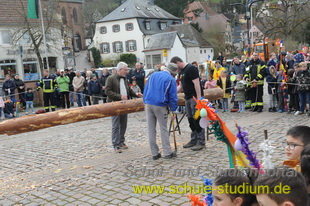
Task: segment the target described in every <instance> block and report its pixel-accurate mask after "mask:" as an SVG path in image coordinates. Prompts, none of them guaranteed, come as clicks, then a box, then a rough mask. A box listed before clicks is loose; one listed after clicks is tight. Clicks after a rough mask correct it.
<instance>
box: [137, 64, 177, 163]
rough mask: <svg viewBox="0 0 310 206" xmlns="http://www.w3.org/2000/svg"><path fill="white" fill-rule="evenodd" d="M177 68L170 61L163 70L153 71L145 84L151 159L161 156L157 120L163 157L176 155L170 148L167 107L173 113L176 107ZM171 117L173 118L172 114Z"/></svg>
mask: <svg viewBox="0 0 310 206" xmlns="http://www.w3.org/2000/svg"><path fill="white" fill-rule="evenodd" d="M177 70H178V66H177V65H176V64H173V63H170V64H169V65H168V66H167V67H164V69H163V71H160V72H155V73H153V74H152V75H151V76H150V77H149V79H148V80H147V82H146V84H145V88H144V96H143V100H144V103H145V104H146V105H145V111H146V117H147V124H148V137H149V144H150V148H151V153H152V156H153V160H157V159H159V158H160V157H161V154H160V152H159V148H158V146H157V143H156V122H157V121H158V124H159V127H160V133H161V141H162V146H163V153H164V158H165V159H171V158H173V157H176V153H175V152H172V150H171V146H170V141H169V131H168V128H167V120H168V111H167V108H168V106H169V107H170V111H172V113H175V111H176V110H177V107H178V96H177V84H176V80H175V78H174V76H175V75H176V73H177ZM171 118H174V115H172V116H171Z"/></svg>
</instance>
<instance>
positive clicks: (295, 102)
mask: <svg viewBox="0 0 310 206" xmlns="http://www.w3.org/2000/svg"><path fill="white" fill-rule="evenodd" d="M287 76H288V80H287V82H286V83H288V84H287V87H288V89H287V93H288V94H289V98H290V100H289V110H288V112H287V113H288V114H290V113H291V112H293V113H295V112H297V111H298V110H299V108H298V107H299V97H298V93H297V86H296V85H294V69H289V70H288V71H287Z"/></svg>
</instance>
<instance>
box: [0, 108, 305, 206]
mask: <svg viewBox="0 0 310 206" xmlns="http://www.w3.org/2000/svg"><path fill="white" fill-rule="evenodd" d="M219 114H220V116H221V117H222V119H223V120H224V121H226V123H227V125H228V127H229V128H230V129H231V130H232V132H234V133H236V128H235V126H234V125H235V122H234V121H235V120H236V121H237V123H238V124H239V125H240V126H242V128H244V129H246V130H247V131H248V132H249V135H250V141H251V142H252V144H251V148H252V149H253V150H254V151H256V152H258V158H259V159H261V158H262V156H261V155H262V154H261V151H260V150H259V146H258V145H259V143H261V142H262V141H263V139H264V132H263V131H264V129H267V130H268V134H269V138H270V139H271V140H273V141H274V146H276V152H275V154H274V155H273V160H274V163H275V164H277V165H279V164H281V161H282V160H283V159H284V154H283V149H282V147H281V142H283V141H284V139H285V133H286V131H287V130H288V128H290V127H291V126H294V125H301V124H303V125H310V118H309V117H308V116H305V115H302V116H294V115H289V114H286V113H281V114H280V113H268V112H263V113H251V112H249V111H247V112H246V113H243V114H241V113H219ZM179 117H180V115H179ZM189 134H190V130H189V127H188V123H187V120H186V119H184V120H183V121H182V122H181V135H180V134H178V133H176V136H177V146H178V151H177V153H178V156H177V158H175V159H172V160H165V159H162V158H161V159H159V160H157V161H153V160H152V159H151V154H150V150H149V145H148V141H147V127H146V120H145V113H144V112H139V113H133V114H129V121H128V129H127V133H126V138H127V140H126V144H127V145H128V146H129V149H128V150H125V151H123V153H121V154H115V153H114V151H113V148H112V146H111V136H110V135H111V118H103V119H97V120H91V121H85V122H79V123H75V124H69V125H62V126H57V127H52V128H47V129H43V130H40V131H35V132H29V133H24V134H19V135H14V136H5V135H2V136H0V163H1V164H0V165H1V169H0V205H108V206H113V205H122V206H126V205H139V206H147V205H188V206H189V205H190V203H189V202H188V199H187V198H186V194H170V193H169V192H168V190H165V191H166V192H164V193H163V194H155V193H154V194H135V193H134V192H133V189H132V185H162V186H167V187H168V186H170V185H177V186H178V185H184V184H185V183H188V184H189V185H194V184H197V185H200V184H202V178H201V176H205V177H208V178H214V174H213V173H214V172H216V171H217V170H218V169H220V168H228V166H229V164H228V158H227V149H226V146H225V145H224V144H223V143H222V142H219V141H217V140H215V139H214V137H213V136H212V135H210V139H209V140H208V141H207V143H206V149H204V150H202V151H198V152H193V151H191V150H188V149H183V148H182V145H183V144H185V143H186V142H187V141H188V140H189ZM158 139H160V138H158ZM171 143H172V145H173V138H171ZM159 145H160V144H159ZM144 168H145V169H146V170H145V169H144ZM199 169H200V170H199ZM134 171H135V172H134ZM143 171H145V172H144V173H143ZM126 174H127V176H126ZM148 175H149V176H148ZM139 176H142V177H139Z"/></svg>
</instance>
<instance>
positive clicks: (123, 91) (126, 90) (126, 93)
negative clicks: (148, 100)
mask: <svg viewBox="0 0 310 206" xmlns="http://www.w3.org/2000/svg"><path fill="white" fill-rule="evenodd" d="M127 72H128V66H127V64H126V63H125V62H119V63H118V64H117V73H116V74H113V75H111V76H109V77H108V79H107V80H106V85H105V86H106V87H105V92H106V95H107V101H108V102H113V101H121V100H127V99H131V98H132V97H141V96H142V94H139V93H137V94H136V93H135V92H134V91H132V89H131V88H130V87H129V84H128V81H127V80H126V74H127ZM126 128H127V114H122V115H118V116H113V117H112V144H113V147H114V150H115V151H116V152H117V153H121V152H122V149H127V148H128V147H127V145H126V144H125V132H126Z"/></svg>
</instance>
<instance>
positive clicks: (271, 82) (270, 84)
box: [266, 74, 277, 94]
mask: <svg viewBox="0 0 310 206" xmlns="http://www.w3.org/2000/svg"><path fill="white" fill-rule="evenodd" d="M266 81H267V82H268V94H272V89H273V88H274V92H276V86H277V84H276V82H277V78H276V77H274V76H272V75H271V74H268V76H267V78H266Z"/></svg>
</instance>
